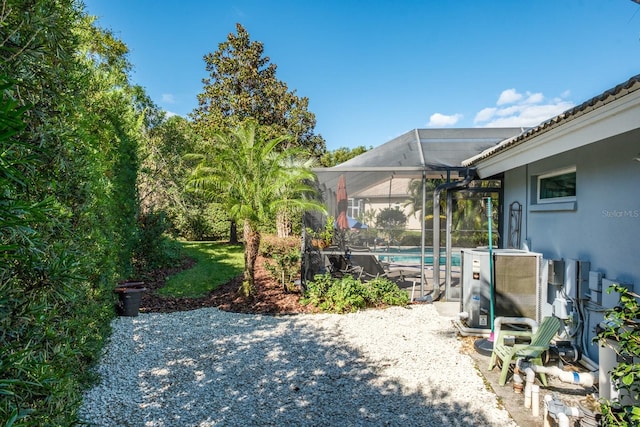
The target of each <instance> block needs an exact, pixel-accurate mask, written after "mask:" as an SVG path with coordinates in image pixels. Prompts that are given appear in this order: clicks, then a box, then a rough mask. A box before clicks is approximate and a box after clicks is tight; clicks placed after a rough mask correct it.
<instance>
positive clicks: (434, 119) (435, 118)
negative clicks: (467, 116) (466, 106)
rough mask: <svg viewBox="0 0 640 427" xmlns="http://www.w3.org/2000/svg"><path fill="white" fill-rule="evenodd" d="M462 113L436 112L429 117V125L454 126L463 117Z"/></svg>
mask: <svg viewBox="0 0 640 427" xmlns="http://www.w3.org/2000/svg"><path fill="white" fill-rule="evenodd" d="M462 117H463V116H462V114H452V115H450V116H447V115H446V114H440V113H434V114H432V115H431V117H429V123H427V126H430V127H442V126H453V125H455V124H456V123H458V122H459V121H460V119H462Z"/></svg>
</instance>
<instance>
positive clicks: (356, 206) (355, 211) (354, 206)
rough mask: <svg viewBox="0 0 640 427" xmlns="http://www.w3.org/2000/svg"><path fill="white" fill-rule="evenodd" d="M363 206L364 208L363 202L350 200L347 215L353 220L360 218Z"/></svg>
mask: <svg viewBox="0 0 640 427" xmlns="http://www.w3.org/2000/svg"><path fill="white" fill-rule="evenodd" d="M361 206H362V200H360V199H349V205H348V207H347V215H349V216H350V217H351V218H359V217H360V210H361Z"/></svg>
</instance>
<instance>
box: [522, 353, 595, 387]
mask: <svg viewBox="0 0 640 427" xmlns="http://www.w3.org/2000/svg"><path fill="white" fill-rule="evenodd" d="M517 362H518V368H519V369H522V367H523V365H524V366H526V368H525V370H524V371H525V372H528V370H529V369H530V370H531V371H532V372H533V373H534V375H533V376H531V375H530V374H529V373H527V379H526V380H527V382H528V381H531V382H532V383H533V380H534V379H535V373H539V374H546V375H551V376H552V377H557V378H558V379H559V380H560V381H562V382H565V383H569V384H577V385H581V386H583V387H593V384H595V381H596V379H595V375H594V374H593V373H591V372H569V371H563V370H562V369H560V368H558V367H557V366H539V365H533V364H528V363H527V362H524V361H522V359H519V360H518V361H517ZM525 388H526V386H525Z"/></svg>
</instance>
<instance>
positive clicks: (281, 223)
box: [276, 210, 292, 238]
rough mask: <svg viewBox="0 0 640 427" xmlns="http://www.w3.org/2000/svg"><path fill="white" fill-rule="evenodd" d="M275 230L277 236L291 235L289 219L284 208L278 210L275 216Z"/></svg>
mask: <svg viewBox="0 0 640 427" xmlns="http://www.w3.org/2000/svg"><path fill="white" fill-rule="evenodd" d="M276 230H277V232H278V237H280V238H283V237H289V236H290V235H291V231H292V227H291V219H290V218H289V214H288V212H287V211H286V210H280V211H279V212H278V215H277V216H276Z"/></svg>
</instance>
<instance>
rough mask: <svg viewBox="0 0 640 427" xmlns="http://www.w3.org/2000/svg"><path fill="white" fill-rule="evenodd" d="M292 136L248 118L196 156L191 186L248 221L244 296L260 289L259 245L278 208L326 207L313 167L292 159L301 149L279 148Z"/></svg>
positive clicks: (236, 217)
mask: <svg viewBox="0 0 640 427" xmlns="http://www.w3.org/2000/svg"><path fill="white" fill-rule="evenodd" d="M288 138H289V137H287V136H281V137H277V138H274V139H266V138H263V137H261V136H260V132H259V128H258V125H257V123H256V122H255V121H252V120H249V121H246V122H244V123H243V124H241V125H239V126H238V127H237V128H235V129H234V130H232V131H229V132H218V133H216V134H215V135H214V137H213V140H212V141H211V143H210V144H207V151H206V153H203V154H200V155H197V158H198V160H199V162H198V164H197V166H196V167H195V169H194V171H193V173H192V177H191V180H190V182H189V186H190V188H192V189H194V190H195V191H196V192H198V193H200V194H203V195H205V196H207V197H209V198H210V199H213V200H217V201H218V202H220V203H222V204H223V205H224V207H225V209H226V210H227V212H228V213H229V216H230V218H231V219H232V220H234V221H236V222H237V223H238V224H243V236H244V245H245V247H244V261H245V262H244V280H243V283H242V286H241V287H240V289H239V290H238V291H239V293H240V294H241V295H243V296H250V295H252V294H253V293H254V292H255V274H254V273H255V262H256V259H257V257H258V249H259V246H260V239H261V234H260V226H261V225H263V224H265V223H267V222H268V221H274V219H275V217H276V214H277V212H279V211H281V210H282V209H287V208H291V207H296V208H300V209H306V210H320V211H324V207H323V206H322V205H321V204H319V203H318V202H317V201H315V199H314V198H312V197H311V196H312V195H313V193H314V191H315V190H314V188H313V187H312V186H311V185H310V182H311V180H312V179H313V178H314V174H313V172H312V171H311V170H310V169H309V168H308V167H307V164H306V163H302V162H298V163H296V162H292V161H291V159H292V158H297V157H299V156H300V155H301V153H302V152H301V151H300V150H299V149H297V148H285V149H282V150H280V151H279V150H278V149H277V148H280V147H279V145H280V144H282V143H283V142H285V141H287V140H288Z"/></svg>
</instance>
